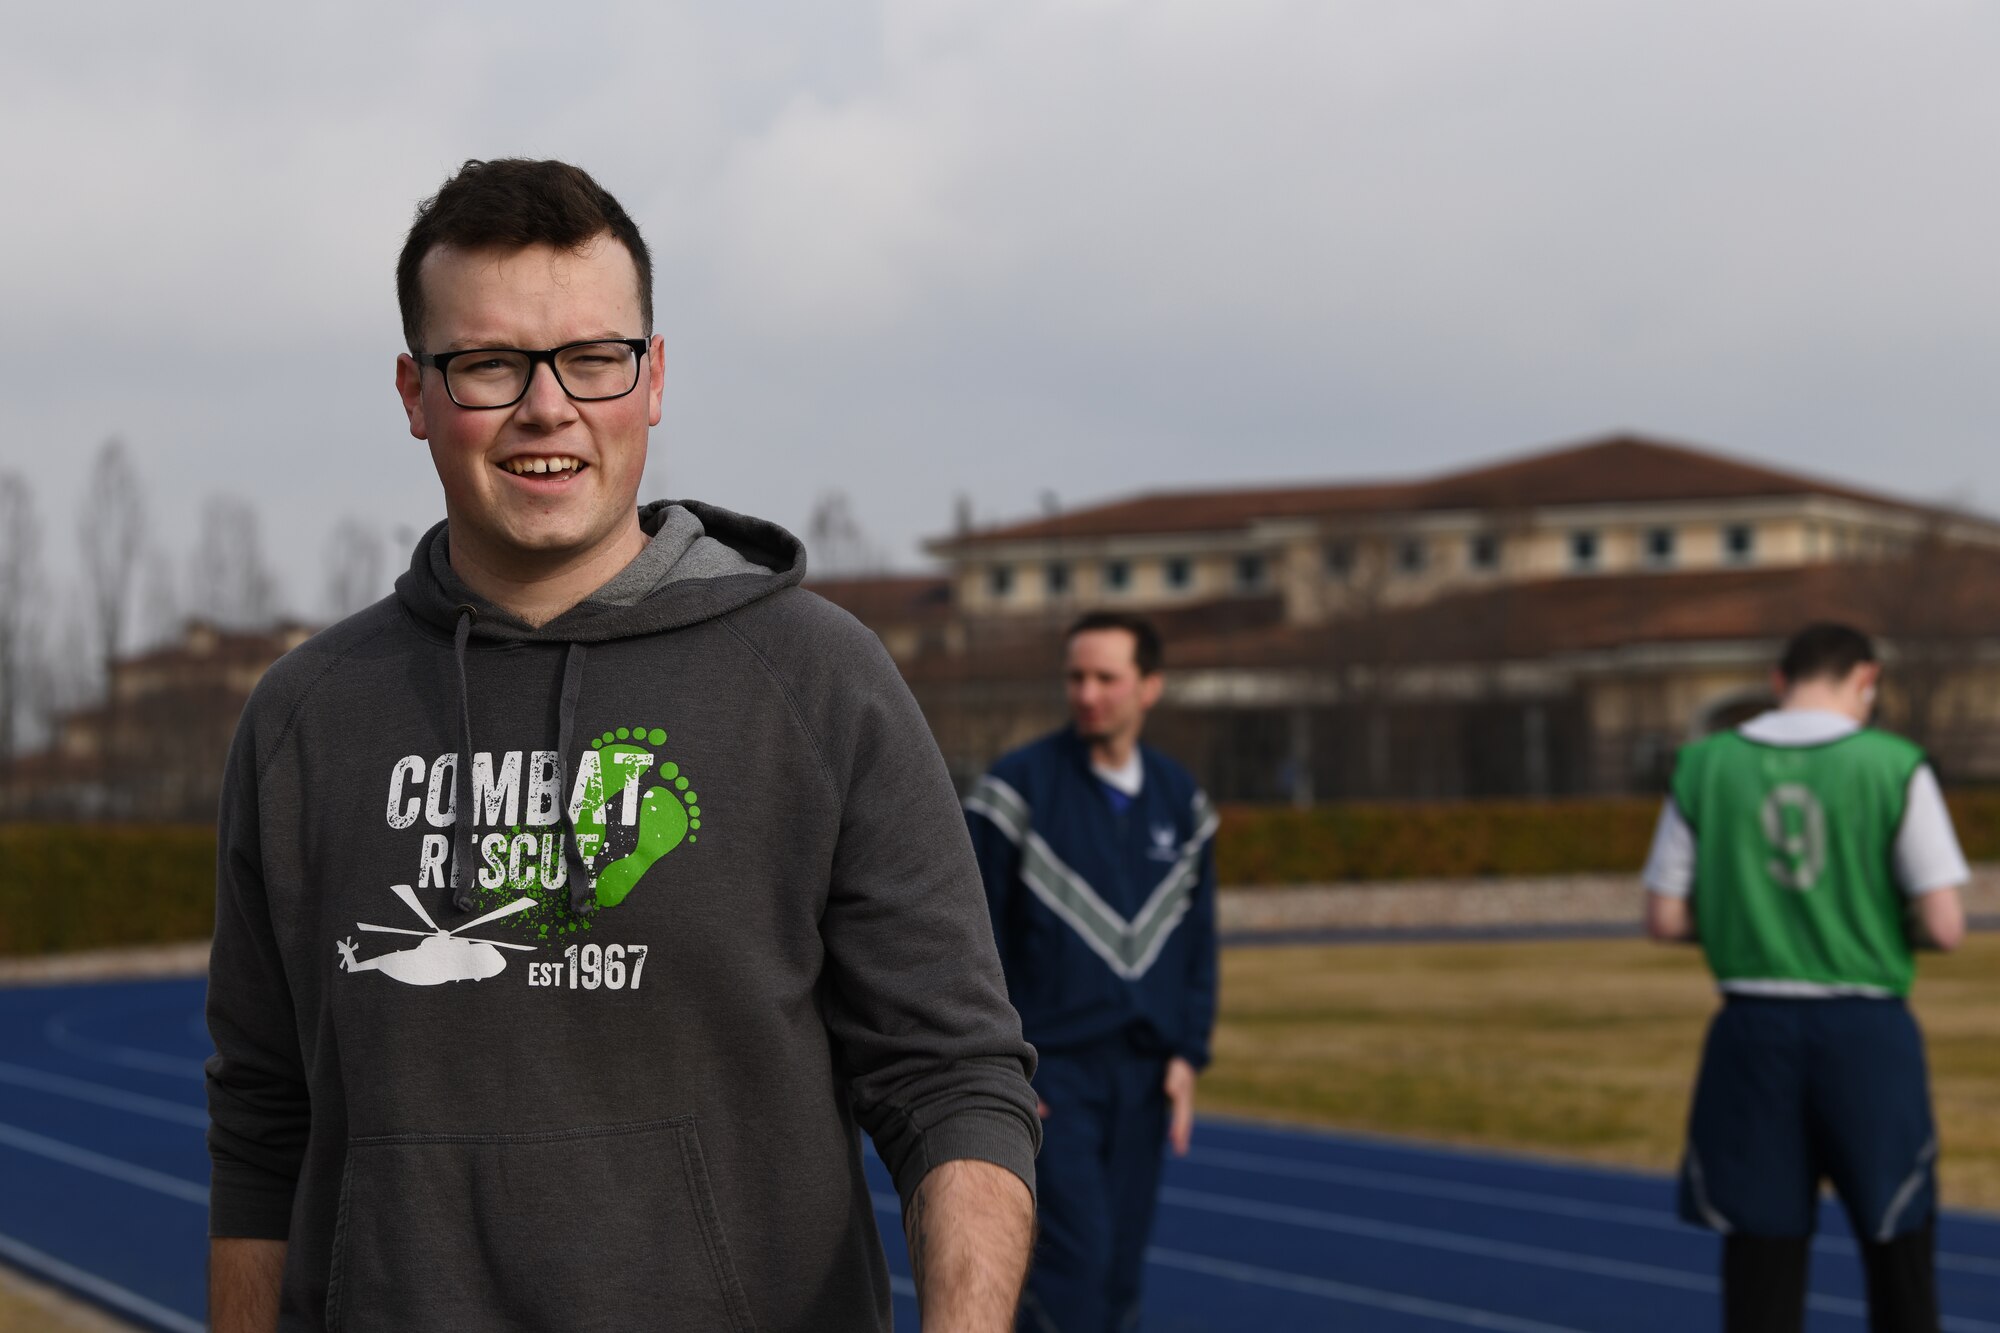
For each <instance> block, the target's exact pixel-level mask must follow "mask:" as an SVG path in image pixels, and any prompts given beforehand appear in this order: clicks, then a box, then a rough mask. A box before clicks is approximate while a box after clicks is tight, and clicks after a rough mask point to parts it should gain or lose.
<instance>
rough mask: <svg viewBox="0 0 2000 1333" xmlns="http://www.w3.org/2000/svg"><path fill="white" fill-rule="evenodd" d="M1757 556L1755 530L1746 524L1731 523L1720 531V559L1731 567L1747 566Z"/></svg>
mask: <svg viewBox="0 0 2000 1333" xmlns="http://www.w3.org/2000/svg"><path fill="white" fill-rule="evenodd" d="M1756 555H1757V529H1755V528H1753V527H1751V526H1750V525H1749V524H1748V523H1732V524H1730V525H1729V526H1728V527H1726V528H1724V529H1723V530H1722V558H1723V559H1724V560H1727V561H1728V562H1729V563H1730V564H1732V565H1747V564H1749V563H1750V561H1751V560H1753V559H1754V558H1756Z"/></svg>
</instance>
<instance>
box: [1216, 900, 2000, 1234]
mask: <svg viewBox="0 0 2000 1333" xmlns="http://www.w3.org/2000/svg"><path fill="white" fill-rule="evenodd" d="M1913 1003H1914V1005H1915V1008H1916V1011H1917V1014H1918V1016H1919V1019H1920V1020H1921V1022H1922V1024H1923V1027H1924V1032H1925V1035H1926V1037H1927V1039H1928V1041H1929V1048H1930V1059H1931V1081H1932V1094H1933V1096H1934V1098H1935V1100H1936V1104H1937V1112H1938V1120H1939V1125H1940V1132H1941V1136H1942V1140H1943V1158H1942V1163H1941V1166H1940V1168H1939V1169H1940V1174H1941V1177H1942V1184H1943V1193H1944V1202H1945V1204H1946V1206H1947V1207H1959V1208H1983V1209H1989V1210H1994V1209H2000V1114H1996V1113H1995V1109H1994V1108H1996V1107H2000V936H1996V935H1992V934H1986V935H1976V936H1974V937H1973V938H1972V939H1971V941H1970V942H1969V943H1968V944H1967V945H1966V947H1965V948H1964V950H1962V951H1961V952H1959V953H1957V954H1954V955H1950V956H1938V955H1927V956H1925V957H1924V959H1923V960H1922V963H1921V965H1920V968H1919V973H1918V981H1917V989H1916V991H1915V994H1914V996H1913ZM1715 1007H1716V996H1715V992H1714V989H1713V987H1712V985H1711V983H1710V982H1709V979H1708V974H1707V972H1706V971H1705V970H1704V969H1703V967H1702V963H1701V957H1700V955H1699V954H1698V953H1697V952H1695V951H1694V950H1692V949H1686V948H1663V947H1661V946H1658V945H1653V944H1649V943H1647V942H1645V941H1643V940H1563V941H1534V942H1484V941H1482V942H1477V943H1453V944H1380V945H1376V944H1364V945H1354V944H1349V945H1338V946H1326V947H1321V946H1298V947H1280V948H1241V949H1231V950H1228V951H1226V952H1225V954H1224V957H1223V991H1222V1019H1221V1023H1220V1025H1219V1027H1218V1030H1217V1033H1216V1043H1215V1063H1214V1065H1213V1066H1212V1067H1211V1068H1210V1070H1209V1072H1208V1074H1207V1075H1206V1076H1205V1077H1204V1078H1203V1079H1202V1088H1201V1097H1202V1105H1203V1107H1204V1108H1206V1109H1209V1110H1215V1111H1234V1112H1239V1113H1243V1114H1250V1115H1263V1116H1271V1117H1276V1118H1280V1119H1285V1120H1292V1121H1299V1122H1306V1123H1313V1124H1322V1125H1330V1126H1335V1127H1338V1128H1341V1129H1354V1130H1368V1131H1373V1132H1377V1133H1386V1134H1401V1135H1415V1136H1420V1137H1423V1138H1431V1139H1439V1140H1446V1141H1450V1142H1455V1143H1465V1144H1479V1145H1484V1146H1489V1147H1501V1148H1516V1149H1526V1150H1530V1151H1534V1152H1541V1153H1555V1154H1561V1155H1563V1156H1568V1157H1582V1158H1590V1159H1593V1160H1596V1161H1602V1162H1615V1163H1621V1164H1625V1165H1633V1166H1642V1167H1649V1168H1653V1169H1657V1170H1668V1169H1671V1168H1672V1167H1673V1166H1674V1165H1675V1163H1676V1162H1677V1161H1678V1160H1679V1157H1680V1148H1681V1134H1682V1130H1683V1127H1684V1124H1685V1121H1686V1116H1687V1106H1688V1095H1689V1090H1690V1088H1691V1086H1692V1082H1693V1078H1694V1071H1695V1064H1696V1061H1697V1058H1698V1056H1699V1053H1700V1047H1701V1038H1702V1033H1703V1031H1704V1029H1705V1027H1706V1024H1707V1021H1708V1018H1709V1015H1710V1014H1711V1013H1713V1012H1714V1009H1715Z"/></svg>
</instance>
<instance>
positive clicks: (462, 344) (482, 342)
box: [438, 331, 626, 352]
mask: <svg viewBox="0 0 2000 1333" xmlns="http://www.w3.org/2000/svg"><path fill="white" fill-rule="evenodd" d="M624 341H626V335H625V334H622V333H613V332H609V331H606V332H602V333H586V334H584V335H583V336H582V337H580V338H565V339H563V341H562V342H560V343H558V344H557V346H559V347H567V346H569V345H570V344H571V343H598V342H604V343H614V342H624ZM502 350H504V351H516V352H518V351H528V350H540V349H528V348H523V347H522V346H521V345H520V344H519V343H510V342H508V341H506V340H505V339H504V338H453V339H451V340H450V341H448V342H446V343H445V344H444V345H443V346H441V347H439V348H438V351H440V352H470V351H481V352H484V351H502Z"/></svg>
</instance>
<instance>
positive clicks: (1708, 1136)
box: [1681, 995, 1938, 1333]
mask: <svg viewBox="0 0 2000 1333" xmlns="http://www.w3.org/2000/svg"><path fill="white" fill-rule="evenodd" d="M1936 1155H1937V1131H1936V1127H1935V1124H1934V1122H1933V1120H1932V1118H1931V1107H1930V1091H1929V1078H1928V1075H1927V1072H1926V1070H1925V1067H1924V1051H1923V1038H1922V1036H1921V1035H1920V1034H1919V1033H1918V1031H1917V1025H1916V1021H1915V1020H1914V1019H1913V1018H1912V1017H1911V1015H1910V1012H1909V1010H1908V1008H1907V1007H1906V1006H1905V1005H1904V1004H1903V1003H1902V1002H1901V1001H1900V1000H1885V999H1858V998H1844V999H1766V998H1754V997H1746V996H1740V995H1732V996H1730V997H1729V998H1728V1000H1727V1002H1726V1003H1725V1005H1724V1006H1723V1009H1722V1012H1721V1013H1719V1014H1717V1015H1716V1017H1715V1021H1714V1023H1713V1024H1712V1025H1711V1026H1710V1028H1709V1033H1708V1041H1707V1045H1706V1047H1705V1049H1704V1051H1703V1055H1702V1068H1701V1077H1700V1080H1699V1082H1698V1083H1697V1085H1696V1088H1695V1097H1694V1109H1693V1112H1692V1114H1691V1115H1690V1117H1689V1125H1688V1152H1687V1157H1686V1159H1685V1160H1684V1161H1683V1163H1682V1171H1681V1214H1682V1216H1683V1217H1685V1218H1686V1219H1687V1220H1688V1221H1690V1222H1693V1223H1695V1224H1697V1225H1700V1226H1708V1227H1712V1228H1714V1229H1715V1230H1718V1231H1721V1232H1723V1233H1724V1236H1725V1240H1724V1241H1723V1253H1722V1286H1723V1313H1724V1320H1723V1323H1724V1328H1725V1329H1726V1330H1727V1333H1796V1330H1798V1329H1799V1328H1801V1327H1802V1326H1803V1321H1804V1317H1805V1295H1806V1271H1807V1258H1808V1254H1809V1251H1810V1246H1811V1243H1812V1233H1813V1229H1814V1223H1815V1220H1816V1218H1817V1215H1818V1212H1819V1187H1820V1182H1821V1181H1822V1180H1831V1181H1832V1182H1833V1186H1834V1190H1835V1192H1836V1193H1837V1194H1838V1195H1839V1196H1840V1200H1841V1202H1842V1204H1844V1205H1845V1207H1846V1210H1847V1214H1848V1218H1849V1221H1850V1223H1851V1224H1852V1226H1853V1229H1854V1233H1855V1236H1856V1237H1857V1239H1858V1240H1859V1242H1860V1249H1861V1260H1862V1266H1863V1267H1864V1269H1865V1270H1866V1272H1867V1275H1868V1305H1869V1326H1870V1328H1871V1330H1872V1333H1936V1330H1937V1328H1938V1307H1937V1284H1936V1278H1935V1276H1934V1269H1933V1264H1934V1260H1933V1249H1934V1242H1933V1237H1934V1234H1935V1233H1934V1229H1933V1219H1934V1218H1935V1216H1936V1210H1937V1180H1936V1171H1935V1161H1936Z"/></svg>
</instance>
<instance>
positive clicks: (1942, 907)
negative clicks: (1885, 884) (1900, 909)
mask: <svg viewBox="0 0 2000 1333" xmlns="http://www.w3.org/2000/svg"><path fill="white" fill-rule="evenodd" d="M1909 923H1910V931H1909V934H1910V943H1911V944H1912V945H1914V946H1915V947H1917V948H1919V949H1937V950H1939V951H1940V952H1943V953H1950V952H1951V951H1952V950H1953V949H1956V948H1957V947H1958V946H1959V945H1961V944H1963V943H1965V900H1964V899H1963V898H1961V897H1960V896H1959V892H1958V889H1957V887H1956V886H1954V887H1952V888H1949V889H1932V890H1931V891H1930V892H1929V893H1921V894H1918V895H1917V897H1916V900H1915V901H1914V902H1912V903H1911V904H1910V910H1909Z"/></svg>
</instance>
